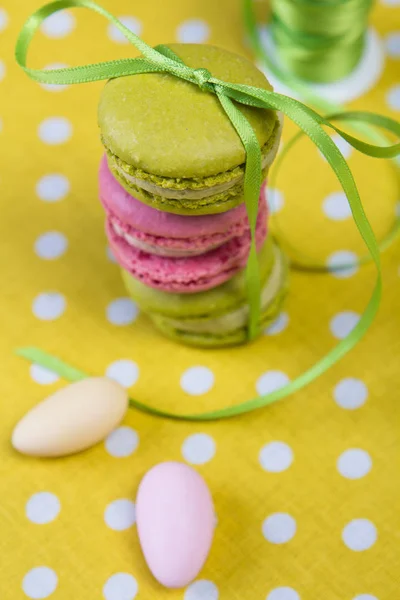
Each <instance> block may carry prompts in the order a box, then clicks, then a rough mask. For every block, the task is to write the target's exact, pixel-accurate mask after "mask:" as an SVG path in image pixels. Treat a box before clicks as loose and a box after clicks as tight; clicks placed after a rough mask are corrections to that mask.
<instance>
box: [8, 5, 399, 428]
mask: <svg viewBox="0 0 400 600" xmlns="http://www.w3.org/2000/svg"><path fill="white" fill-rule="evenodd" d="M73 7H76V8H87V9H89V10H92V11H94V12H96V13H98V14H100V15H102V16H103V17H105V18H106V19H107V20H108V21H109V22H110V23H113V24H114V25H115V26H116V27H117V28H118V29H119V30H120V31H121V32H122V33H123V34H124V36H125V37H126V38H127V39H128V41H129V42H131V44H133V46H135V48H137V50H139V51H140V53H141V56H140V57H138V58H126V59H121V60H113V61H106V62H100V63H95V64H88V65H84V66H79V67H70V68H62V69H54V70H51V71H48V70H44V69H32V68H30V67H28V66H27V54H28V49H29V45H30V43H31V41H32V38H33V36H34V34H35V32H36V31H37V29H38V28H39V27H40V25H41V23H42V22H43V21H44V20H45V19H46V18H47V17H49V16H50V15H52V14H53V13H55V12H57V11H59V10H62V9H65V8H73ZM15 56H16V60H17V63H18V64H19V66H20V67H21V68H22V69H23V70H24V71H25V73H26V74H27V75H28V76H29V77H30V78H31V79H33V80H34V81H37V82H39V83H52V84H60V85H62V84H77V83H87V82H90V81H98V80H106V79H111V78H114V77H124V76H127V75H135V74H140V73H169V74H170V75H173V76H175V77H178V78H180V79H184V80H185V81H188V82H190V83H192V84H194V85H197V86H198V87H199V88H200V89H201V90H203V91H204V92H205V93H212V94H215V95H216V96H217V98H218V100H219V102H220V104H221V106H222V108H223V110H224V111H225V113H226V115H227V118H228V119H229V120H230V122H231V123H232V125H233V127H234V128H235V130H236V132H237V134H238V136H239V137H240V139H241V141H242V144H243V146H244V149H245V152H246V164H245V175H244V198H245V203H246V209H247V215H248V219H249V224H250V231H251V248H250V252H249V257H248V261H247V266H246V281H247V295H248V303H249V307H250V316H249V330H248V335H249V338H250V339H251V338H253V337H254V336H255V335H256V334H257V331H258V328H259V317H260V292H261V289H260V287H261V285H260V277H259V268H258V259H257V252H256V244H255V228H256V221H257V211H258V197H259V192H260V186H261V178H262V175H261V149H260V145H259V143H258V140H257V137H256V135H255V133H254V131H253V129H252V127H251V125H250V123H249V122H248V121H247V119H246V117H245V116H244V115H243V113H242V112H241V110H240V108H239V106H240V104H244V105H248V106H253V107H256V108H262V109H271V110H275V111H281V112H282V113H283V114H285V115H286V116H287V117H289V119H291V120H292V121H293V122H294V123H296V124H297V125H298V126H299V127H300V129H301V130H302V131H303V132H304V133H305V134H306V135H307V136H308V137H309V138H310V139H311V140H312V141H313V142H314V144H315V145H316V146H317V147H318V148H319V150H320V151H321V153H322V154H323V156H324V157H325V158H326V160H327V161H328V163H329V164H330V166H331V168H332V169H333V171H334V172H335V174H336V177H337V179H338V181H339V183H340V185H341V187H342V189H343V191H344V193H345V194H346V196H347V199H348V201H349V204H350V207H351V210H352V214H353V217H354V221H355V223H356V225H357V228H358V230H359V232H360V234H361V236H362V238H363V239H364V242H365V244H366V246H367V248H368V251H369V253H370V255H371V258H372V260H373V262H374V263H375V266H376V269H377V279H376V283H375V287H374V290H373V293H372V296H371V298H370V300H369V302H368V305H367V307H366V309H365V311H364V314H363V315H362V316H361V318H360V320H359V322H358V324H357V325H356V327H355V328H354V329H353V330H352V332H351V333H350V334H349V335H348V336H347V337H346V338H345V339H343V340H341V341H340V342H339V343H338V344H337V346H336V347H335V348H333V350H331V351H330V352H329V353H328V354H327V355H325V356H324V357H323V358H322V359H320V360H319V361H318V362H317V363H316V364H315V365H313V366H312V367H311V368H310V369H308V371H306V372H304V373H303V374H302V375H300V376H299V377H297V379H295V380H293V381H292V382H291V383H289V384H288V385H286V386H285V387H283V388H281V389H279V390H276V391H275V392H272V393H270V394H267V395H265V396H259V397H257V398H255V399H253V400H249V401H247V402H244V403H243V404H240V405H237V406H233V407H228V408H225V409H222V410H215V411H211V412H209V413H203V414H199V415H173V414H170V413H166V412H164V411H161V410H158V409H156V408H151V407H147V406H145V405H143V404H141V403H140V402H138V401H136V400H131V404H132V405H133V406H135V407H136V408H140V409H141V410H146V411H148V412H151V413H153V414H157V415H160V416H166V417H175V418H184V419H191V420H201V419H207V420H211V419H216V418H224V417H229V416H233V415H237V414H242V413H245V412H249V411H251V410H254V409H256V408H260V407H261V406H266V405H267V404H271V403H272V402H275V401H277V400H280V399H282V398H284V397H286V396H288V395H289V394H291V393H293V392H294V391H297V390H299V389H300V388H302V387H304V386H305V385H306V384H308V383H310V382H311V381H312V380H313V379H316V378H317V377H318V376H319V375H321V374H322V373H323V372H324V371H326V370H327V369H328V368H330V367H331V366H332V365H333V364H334V363H335V362H337V361H338V360H339V359H340V358H342V357H343V356H344V355H345V354H346V353H347V352H348V351H349V350H350V349H351V348H353V347H354V346H355V345H356V344H357V343H358V341H359V340H360V339H361V338H362V336H363V335H364V334H365V332H366V331H367V329H368V328H369V326H370V325H371V323H372V321H373V319H374V316H375V314H376V312H377V310H378V308H379V303H380V298H381V289H382V281H381V269H380V257H379V247H378V244H377V241H376V239H375V236H374V233H373V231H372V228H371V225H370V223H369V221H368V219H367V217H366V215H365V212H364V210H363V206H362V203H361V200H360V197H359V194H358V190H357V187H356V184H355V181H354V179H353V176H352V173H351V171H350V169H349V167H348V165H347V163H346V161H345V159H344V158H343V156H342V154H341V153H340V151H339V150H338V148H337V147H336V145H335V144H334V142H333V141H332V139H331V138H330V136H329V135H328V134H327V133H326V132H325V130H324V129H323V126H327V127H330V128H331V129H333V130H335V131H336V132H337V133H338V134H339V135H340V136H341V137H343V138H344V139H345V140H346V141H347V142H348V143H349V144H350V145H351V146H353V147H354V148H356V149H357V150H359V151H360V152H362V153H363V154H366V155H368V156H373V157H376V158H393V157H395V156H397V154H399V153H400V143H396V144H394V145H391V146H386V147H381V146H375V145H372V144H368V143H366V142H363V141H361V140H359V139H357V138H355V137H353V136H351V135H349V134H348V133H346V132H344V131H342V130H340V129H339V128H338V127H336V126H335V125H333V124H332V123H331V121H330V120H329V119H327V118H324V117H322V116H321V115H319V114H318V113H316V112H315V111H314V110H312V109H311V108H309V107H307V106H305V105H304V104H302V103H301V102H299V101H297V100H294V99H293V98H289V97H287V96H283V95H281V94H277V93H276V92H272V91H269V90H265V89H260V88H257V87H254V86H249V85H243V84H234V83H227V82H225V81H222V80H220V79H217V78H215V77H213V76H212V74H211V73H210V72H209V71H208V70H207V69H204V68H200V69H192V68H191V67H188V66H187V65H185V64H184V62H183V61H182V60H181V59H180V58H179V57H178V56H176V54H175V53H174V52H172V50H170V49H169V48H167V47H166V46H163V45H160V46H157V47H156V48H152V47H150V46H148V45H147V44H146V43H145V42H143V40H141V39H140V38H139V37H138V36H137V35H135V34H134V33H132V32H131V31H130V30H129V29H128V28H127V27H125V26H124V25H123V24H122V23H121V22H120V21H119V20H118V19H117V18H116V17H114V16H113V15H111V14H110V13H109V12H108V11H106V10H105V9H104V8H102V7H101V6H99V5H97V4H96V3H95V2H92V1H91V0H56V1H55V2H51V3H50V4H46V5H44V6H42V7H41V8H40V9H39V10H38V11H36V12H35V13H33V14H32V15H31V16H30V17H29V18H28V20H27V21H26V23H25V24H24V26H23V28H22V30H21V32H20V35H19V37H18V40H17V44H16V49H15ZM337 117H338V115H336V116H334V117H332V119H333V118H337ZM340 119H341V120H352V121H358V122H363V123H368V124H370V125H375V126H378V127H381V128H383V129H386V130H387V131H390V132H391V133H394V134H395V135H397V136H398V137H400V123H397V122H396V121H394V120H393V119H390V118H388V117H384V116H380V115H377V114H374V113H365V112H351V113H341V115H340ZM18 353H19V354H20V355H22V356H25V357H26V358H29V359H30V360H33V361H34V362H36V363H38V364H41V365H43V366H45V367H47V368H50V369H52V370H53V371H55V372H57V373H59V374H60V375H61V376H64V377H65V378H67V379H70V380H71V379H72V380H74V379H77V378H81V377H83V376H85V375H84V374H83V373H81V372H80V371H77V370H76V369H73V368H72V367H69V366H68V365H65V364H64V363H62V361H60V360H58V359H55V358H54V357H50V356H48V355H47V354H45V353H43V352H42V351H40V350H38V349H32V348H23V349H20V350H19V351H18Z"/></svg>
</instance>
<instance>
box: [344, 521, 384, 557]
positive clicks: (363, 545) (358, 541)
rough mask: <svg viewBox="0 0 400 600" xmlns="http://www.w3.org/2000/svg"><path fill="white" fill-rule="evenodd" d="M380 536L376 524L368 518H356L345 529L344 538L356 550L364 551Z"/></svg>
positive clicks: (351, 548)
mask: <svg viewBox="0 0 400 600" xmlns="http://www.w3.org/2000/svg"><path fill="white" fill-rule="evenodd" d="M377 537H378V534H377V531H376V527H375V525H374V524H373V523H372V522H371V521H369V520H368V519H354V520H353V521H350V523H348V524H347V525H346V527H345V528H344V529H343V532H342V539H343V541H344V543H345V544H346V546H347V547H348V548H350V550H354V552H362V551H363V550H368V549H369V548H371V546H373V545H374V544H375V542H376V539H377Z"/></svg>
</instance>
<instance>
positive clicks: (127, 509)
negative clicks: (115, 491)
mask: <svg viewBox="0 0 400 600" xmlns="http://www.w3.org/2000/svg"><path fill="white" fill-rule="evenodd" d="M104 520H105V522H106V524H107V525H108V527H110V529H114V530H115V531H123V530H124V529H128V528H129V527H132V525H133V524H134V523H135V520H136V513H135V505H134V503H133V502H132V501H131V500H126V499H125V498H121V499H120V500H114V502H111V503H110V504H109V505H108V506H107V507H106V510H105V511H104Z"/></svg>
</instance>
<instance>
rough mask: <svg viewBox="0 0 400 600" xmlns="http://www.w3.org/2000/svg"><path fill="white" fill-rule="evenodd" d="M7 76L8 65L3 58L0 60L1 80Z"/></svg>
mask: <svg viewBox="0 0 400 600" xmlns="http://www.w3.org/2000/svg"><path fill="white" fill-rule="evenodd" d="M5 76H6V65H5V64H4V62H3V61H2V60H0V81H2V80H3V79H4V77H5Z"/></svg>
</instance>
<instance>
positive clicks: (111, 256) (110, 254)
mask: <svg viewBox="0 0 400 600" xmlns="http://www.w3.org/2000/svg"><path fill="white" fill-rule="evenodd" d="M106 256H107V258H108V260H109V261H110V262H112V263H114V264H116V262H117V259H116V258H115V256H114V254H113V251H112V250H111V248H110V246H107V247H106Z"/></svg>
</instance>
